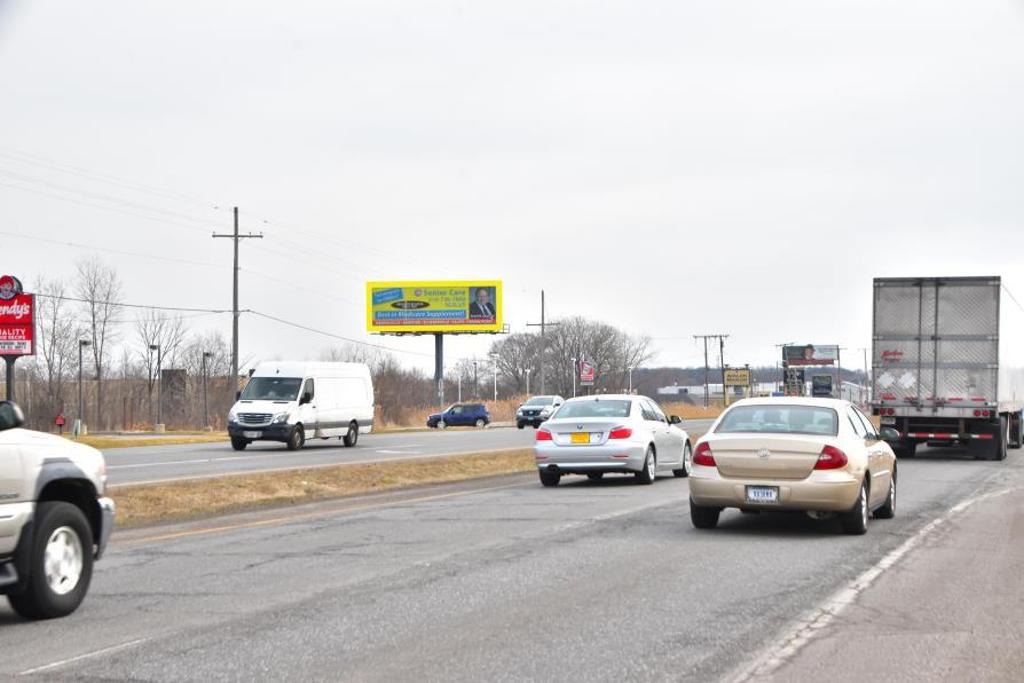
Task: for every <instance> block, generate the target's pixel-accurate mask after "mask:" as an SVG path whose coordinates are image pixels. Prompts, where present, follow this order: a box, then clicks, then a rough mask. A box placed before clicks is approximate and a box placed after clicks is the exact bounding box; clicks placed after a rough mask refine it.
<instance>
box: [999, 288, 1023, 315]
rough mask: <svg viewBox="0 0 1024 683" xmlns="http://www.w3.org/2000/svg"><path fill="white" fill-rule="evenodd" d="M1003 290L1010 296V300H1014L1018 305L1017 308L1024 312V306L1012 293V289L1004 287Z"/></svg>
mask: <svg viewBox="0 0 1024 683" xmlns="http://www.w3.org/2000/svg"><path fill="white" fill-rule="evenodd" d="M1003 289H1004V290H1005V291H1006V293H1007V294H1009V295H1010V298H1011V299H1012V300H1013V303H1015V304H1017V308H1019V309H1020V310H1021V311H1024V306H1022V305H1021V303H1020V302H1019V301H1017V297H1015V296H1014V295H1013V292H1011V291H1010V288H1009V287H1007V286H1006V285H1003Z"/></svg>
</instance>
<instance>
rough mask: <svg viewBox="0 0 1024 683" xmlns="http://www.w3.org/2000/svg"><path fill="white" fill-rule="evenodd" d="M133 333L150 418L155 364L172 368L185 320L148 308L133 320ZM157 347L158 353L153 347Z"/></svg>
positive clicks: (178, 316) (183, 330) (182, 338)
mask: <svg viewBox="0 0 1024 683" xmlns="http://www.w3.org/2000/svg"><path fill="white" fill-rule="evenodd" d="M135 332H136V334H137V335H138V337H139V343H140V349H139V359H140V360H141V361H142V364H143V366H144V367H145V369H146V389H147V392H148V394H147V395H148V397H149V416H150V420H152V421H155V417H154V414H153V388H154V387H155V386H156V382H157V379H158V377H157V373H158V371H159V369H160V368H159V365H160V364H161V361H162V365H163V367H174V365H175V361H176V360H177V355H178V351H179V349H180V348H181V346H182V344H183V343H184V342H185V335H186V330H185V323H184V321H183V320H182V318H181V316H180V315H175V316H168V315H167V314H166V313H163V312H161V311H157V310H150V311H149V312H148V313H146V315H144V316H142V317H140V318H139V319H138V320H136V321H135ZM154 346H158V347H159V353H154V352H153V347H154Z"/></svg>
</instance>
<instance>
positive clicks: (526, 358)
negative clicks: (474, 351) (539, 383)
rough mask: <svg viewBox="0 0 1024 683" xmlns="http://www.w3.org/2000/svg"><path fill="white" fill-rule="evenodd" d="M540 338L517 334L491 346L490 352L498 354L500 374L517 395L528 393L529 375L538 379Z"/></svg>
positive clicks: (533, 335) (521, 333)
mask: <svg viewBox="0 0 1024 683" xmlns="http://www.w3.org/2000/svg"><path fill="white" fill-rule="evenodd" d="M540 351H541V348H540V337H539V336H537V335H535V334H526V333H523V332H517V333H515V334H510V335H508V336H507V337H504V338H502V339H499V340H497V341H495V342H494V343H493V344H491V350H490V352H491V353H492V354H497V358H498V372H499V373H501V375H502V377H504V378H505V380H506V383H507V384H509V386H510V388H513V389H514V390H515V392H516V393H522V392H524V391H526V385H527V381H526V378H527V376H528V375H533V377H534V379H537V377H538V374H539V369H540Z"/></svg>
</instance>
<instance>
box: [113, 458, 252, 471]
mask: <svg viewBox="0 0 1024 683" xmlns="http://www.w3.org/2000/svg"><path fill="white" fill-rule="evenodd" d="M255 459H256V456H252V455H229V456H226V457H223V458H197V459H195V460H165V461H164V462H140V463H135V464H134V465H107V469H108V470H127V469H134V468H137V467H162V466H164V465H195V464H197V463H202V462H223V461H225V460H255Z"/></svg>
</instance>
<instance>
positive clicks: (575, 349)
mask: <svg viewBox="0 0 1024 683" xmlns="http://www.w3.org/2000/svg"><path fill="white" fill-rule="evenodd" d="M558 322H559V324H558V325H557V326H556V327H553V328H552V332H551V335H550V337H549V339H548V352H549V354H550V359H551V365H552V366H553V370H554V372H552V373H551V376H553V379H554V386H556V387H557V388H558V391H559V392H560V393H562V394H567V393H568V392H571V391H572V383H573V373H574V372H575V368H576V364H575V363H574V361H573V359H575V361H576V363H578V362H579V361H580V360H581V359H586V361H587V362H588V363H590V364H591V365H593V366H594V368H595V370H596V378H595V386H594V389H593V390H594V391H620V390H622V389H623V388H625V382H624V381H623V378H624V376H625V373H627V372H628V368H630V367H638V366H640V365H642V364H643V363H646V362H647V361H649V360H650V359H651V358H652V357H653V356H654V354H653V352H652V350H651V340H650V338H649V337H632V336H630V335H628V334H626V333H625V332H623V331H622V330H620V329H618V328H616V327H614V326H612V325H609V324H607V323H603V322H598V321H594V320H588V319H586V318H581V317H573V318H565V319H562V320H560V321H558Z"/></svg>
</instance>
